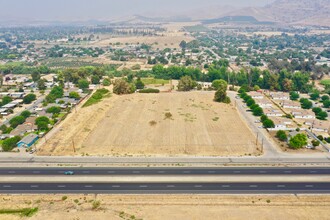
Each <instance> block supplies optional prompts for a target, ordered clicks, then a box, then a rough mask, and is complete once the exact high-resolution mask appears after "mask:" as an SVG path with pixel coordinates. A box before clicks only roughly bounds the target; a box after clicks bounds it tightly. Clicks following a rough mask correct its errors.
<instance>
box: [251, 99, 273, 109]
mask: <svg viewBox="0 0 330 220" xmlns="http://www.w3.org/2000/svg"><path fill="white" fill-rule="evenodd" d="M255 102H256V104H258V105H259V106H260V107H261V108H272V107H273V103H272V102H271V101H269V100H268V99H256V100H255Z"/></svg>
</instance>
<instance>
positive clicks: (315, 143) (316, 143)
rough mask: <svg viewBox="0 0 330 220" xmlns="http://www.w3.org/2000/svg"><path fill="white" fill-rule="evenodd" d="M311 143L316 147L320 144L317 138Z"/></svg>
mask: <svg viewBox="0 0 330 220" xmlns="http://www.w3.org/2000/svg"><path fill="white" fill-rule="evenodd" d="M312 144H313V147H314V148H315V147H317V146H320V142H319V141H317V140H312Z"/></svg>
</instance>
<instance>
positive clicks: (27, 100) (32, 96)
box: [23, 93, 37, 104]
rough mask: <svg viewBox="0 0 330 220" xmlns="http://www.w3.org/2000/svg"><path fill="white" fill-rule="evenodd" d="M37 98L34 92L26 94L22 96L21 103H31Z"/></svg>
mask: <svg viewBox="0 0 330 220" xmlns="http://www.w3.org/2000/svg"><path fill="white" fill-rule="evenodd" d="M36 99H37V96H36V95H35V94H32V93H31V94H28V95H26V96H24V98H23V103H24V104H31V103H32V102H33V101H34V100H36Z"/></svg>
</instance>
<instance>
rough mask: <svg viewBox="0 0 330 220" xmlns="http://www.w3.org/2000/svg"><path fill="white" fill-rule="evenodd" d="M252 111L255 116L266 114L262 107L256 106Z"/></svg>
mask: <svg viewBox="0 0 330 220" xmlns="http://www.w3.org/2000/svg"><path fill="white" fill-rule="evenodd" d="M252 112H253V115H254V116H262V115H263V114H264V111H263V110H262V108H261V107H257V108H254V109H253V110H252Z"/></svg>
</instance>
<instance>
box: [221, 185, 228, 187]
mask: <svg viewBox="0 0 330 220" xmlns="http://www.w3.org/2000/svg"><path fill="white" fill-rule="evenodd" d="M221 187H223V188H228V187H230V185H221Z"/></svg>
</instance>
